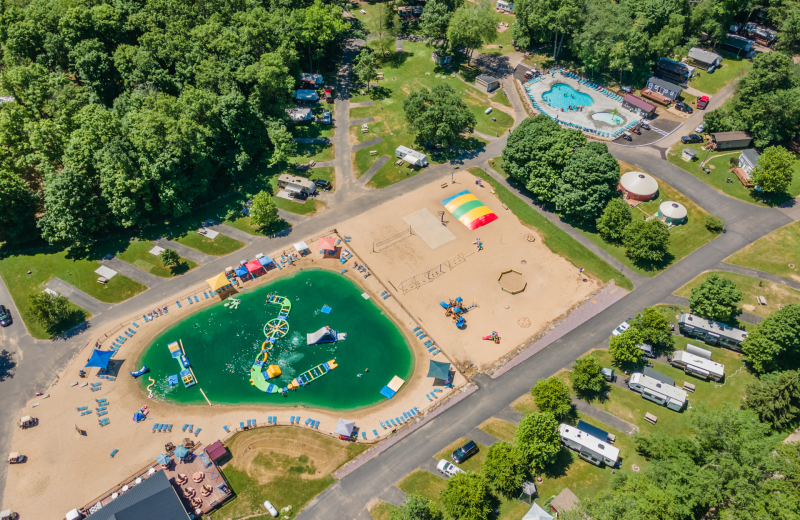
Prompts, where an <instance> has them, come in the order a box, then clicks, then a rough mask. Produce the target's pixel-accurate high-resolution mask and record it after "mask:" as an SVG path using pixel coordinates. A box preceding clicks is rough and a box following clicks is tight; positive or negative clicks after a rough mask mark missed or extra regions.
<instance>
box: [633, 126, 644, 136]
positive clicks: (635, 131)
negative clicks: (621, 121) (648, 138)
mask: <svg viewBox="0 0 800 520" xmlns="http://www.w3.org/2000/svg"><path fill="white" fill-rule="evenodd" d="M631 132H633V133H634V134H636V135H642V131H641V130H639V127H638V126H634V127H633V128H631Z"/></svg>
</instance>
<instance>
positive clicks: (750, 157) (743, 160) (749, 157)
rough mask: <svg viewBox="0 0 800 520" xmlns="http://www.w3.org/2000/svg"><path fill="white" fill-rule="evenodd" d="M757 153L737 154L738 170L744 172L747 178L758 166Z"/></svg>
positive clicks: (749, 151)
mask: <svg viewBox="0 0 800 520" xmlns="http://www.w3.org/2000/svg"><path fill="white" fill-rule="evenodd" d="M758 158H759V155H758V152H757V151H755V150H742V153H740V154H739V168H741V169H742V170H744V172H745V173H746V174H747V176H748V177H750V175H751V174H752V173H753V170H754V169H755V167H756V166H758Z"/></svg>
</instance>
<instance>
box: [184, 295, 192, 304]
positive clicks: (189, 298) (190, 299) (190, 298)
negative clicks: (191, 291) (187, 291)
mask: <svg viewBox="0 0 800 520" xmlns="http://www.w3.org/2000/svg"><path fill="white" fill-rule="evenodd" d="M186 299H187V300H189V303H190V304H191V303H194V302H193V301H192V297H191V296H189V297H188V298H186Z"/></svg>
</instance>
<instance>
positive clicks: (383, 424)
mask: <svg viewBox="0 0 800 520" xmlns="http://www.w3.org/2000/svg"><path fill="white" fill-rule="evenodd" d="M380 423H381V428H383V429H384V430H385V429H386V423H384V422H383V421H380Z"/></svg>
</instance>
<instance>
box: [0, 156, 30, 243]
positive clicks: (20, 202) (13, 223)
mask: <svg viewBox="0 0 800 520" xmlns="http://www.w3.org/2000/svg"><path fill="white" fill-rule="evenodd" d="M0 200H2V201H3V203H2V204H0V242H26V241H28V240H32V239H34V238H36V233H35V231H36V221H35V220H34V215H35V213H36V206H37V197H36V194H35V193H34V192H33V190H31V189H30V188H29V187H28V185H27V184H26V183H25V181H23V180H22V179H21V178H20V177H19V176H18V175H17V174H15V173H11V172H8V171H5V170H2V169H0Z"/></svg>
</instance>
